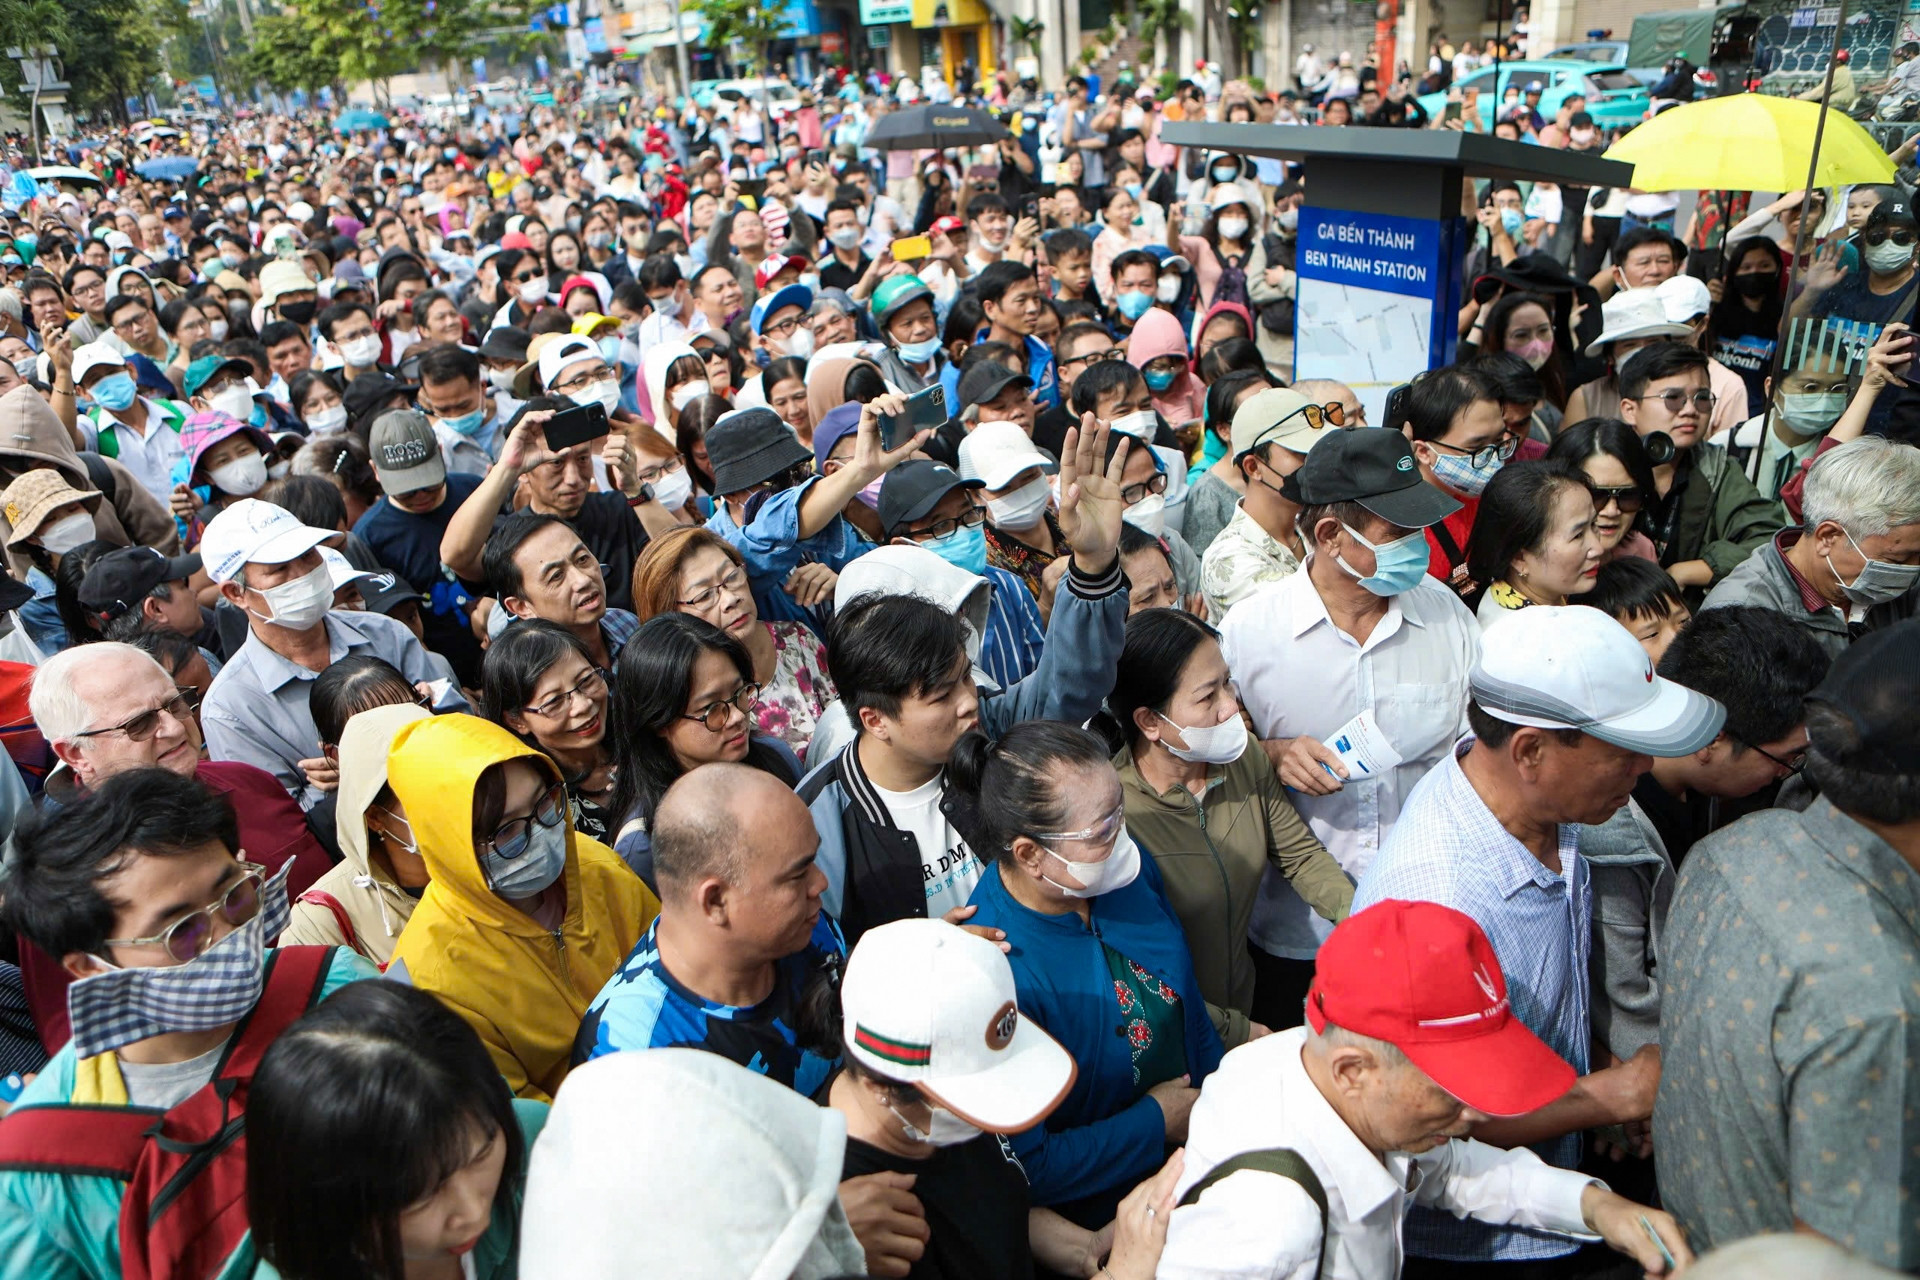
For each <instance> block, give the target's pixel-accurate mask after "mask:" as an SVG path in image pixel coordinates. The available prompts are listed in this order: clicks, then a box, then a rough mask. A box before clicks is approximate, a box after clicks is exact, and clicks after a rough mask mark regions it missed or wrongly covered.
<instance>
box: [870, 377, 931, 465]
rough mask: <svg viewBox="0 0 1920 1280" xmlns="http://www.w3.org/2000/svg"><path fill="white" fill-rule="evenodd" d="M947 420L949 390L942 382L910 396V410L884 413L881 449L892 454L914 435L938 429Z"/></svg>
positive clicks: (908, 407)
mask: <svg viewBox="0 0 1920 1280" xmlns="http://www.w3.org/2000/svg"><path fill="white" fill-rule="evenodd" d="M946 421H947V389H946V388H945V387H943V386H941V385H939V384H938V383H935V384H934V385H933V386H931V387H928V388H927V389H926V390H925V391H916V392H914V393H913V394H912V395H910V396H908V397H907V407H906V408H905V409H903V410H901V411H900V412H899V413H883V414H881V415H880V418H879V427H880V447H881V448H882V449H885V450H887V451H888V452H892V451H893V450H895V449H898V448H899V447H900V446H901V445H903V444H905V443H906V442H907V441H909V440H911V439H913V437H914V434H915V433H916V432H920V431H926V430H938V429H939V428H940V427H941V426H943V425H944V424H945V423H946Z"/></svg>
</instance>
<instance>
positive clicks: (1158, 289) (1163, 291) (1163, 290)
mask: <svg viewBox="0 0 1920 1280" xmlns="http://www.w3.org/2000/svg"><path fill="white" fill-rule="evenodd" d="M1153 296H1154V297H1156V298H1158V299H1159V300H1160V301H1162V302H1172V301H1173V300H1174V299H1175V298H1177V297H1179V296H1180V277H1179V276H1177V275H1169V276H1161V277H1160V283H1159V284H1156V285H1155V286H1154V287H1153Z"/></svg>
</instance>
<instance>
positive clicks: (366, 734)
mask: <svg viewBox="0 0 1920 1280" xmlns="http://www.w3.org/2000/svg"><path fill="white" fill-rule="evenodd" d="M432 718H433V714H432V713H431V712H429V711H428V710H427V709H426V708H424V707H420V706H416V705H415V704H413V703H411V702H404V703H401V704H399V705H398V706H391V707H374V708H372V709H371V710H367V711H362V712H361V713H360V714H358V715H356V716H354V717H353V718H352V719H350V720H348V721H347V727H346V729H345V731H344V732H342V733H341V735H340V785H339V787H338V789H337V790H336V791H335V793H334V794H335V797H336V801H335V805H334V824H335V831H336V835H337V838H338V840H339V848H340V862H339V864H338V865H336V866H335V867H334V868H333V869H332V870H330V871H328V872H327V874H325V875H324V876H321V877H320V879H319V881H318V882H317V883H315V885H314V886H313V888H311V889H309V890H307V891H306V892H305V893H303V894H301V895H300V897H299V898H298V900H296V901H295V902H294V904H293V914H292V915H291V917H289V918H288V920H287V927H286V931H285V932H284V933H282V934H281V935H280V940H281V943H282V945H291V944H294V943H311V944H314V945H316V946H326V947H352V948H353V949H354V950H355V951H358V952H359V953H360V954H361V955H363V956H365V957H366V958H367V959H369V960H371V961H373V962H374V963H375V964H377V965H379V966H380V967H381V968H383V969H384V968H386V965H387V961H388V960H389V959H391V958H392V956H393V948H394V943H395V941H396V940H397V939H398V938H399V936H400V931H401V930H402V929H404V928H406V924H407V918H408V917H409V916H411V915H412V914H413V908H414V901H415V900H414V896H413V895H412V894H410V893H408V892H407V891H406V890H405V889H403V888H401V887H400V886H399V885H398V884H397V883H395V882H394V879H393V875H392V873H391V871H390V870H389V869H388V867H387V865H386V862H385V860H384V859H383V860H381V861H380V862H375V861H373V860H372V859H371V858H369V857H368V856H367V808H368V806H370V805H371V804H372V803H373V798H374V797H375V796H377V795H379V794H380V792H381V790H382V788H384V787H385V786H386V785H387V752H388V751H390V750H391V749H392V747H393V739H394V736H395V735H396V734H398V733H399V732H400V730H401V729H402V728H404V727H406V726H407V725H409V724H412V723H413V722H414V721H416V720H430V719H432ZM414 838H415V839H416V840H417V839H419V837H418V836H415V837H414ZM322 895H324V896H322ZM336 905H337V906H338V907H339V909H340V913H339V914H336V913H335V910H334V908H335V906H336ZM341 915H344V916H345V922H344V923H343V922H342V920H341ZM349 931H350V932H351V936H349Z"/></svg>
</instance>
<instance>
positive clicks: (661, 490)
mask: <svg viewBox="0 0 1920 1280" xmlns="http://www.w3.org/2000/svg"><path fill="white" fill-rule="evenodd" d="M653 496H654V500H655V501H657V502H658V503H659V504H660V505H661V506H663V507H665V508H666V509H667V510H669V511H678V510H679V509H680V508H681V507H684V506H686V505H687V499H688V498H691V497H692V496H693V477H692V476H691V475H689V474H687V469H686V468H685V467H676V468H674V469H673V470H672V471H669V472H667V473H666V474H665V475H663V476H661V477H660V478H659V479H658V480H655V481H654V482H653Z"/></svg>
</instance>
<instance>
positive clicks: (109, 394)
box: [87, 373, 139, 413]
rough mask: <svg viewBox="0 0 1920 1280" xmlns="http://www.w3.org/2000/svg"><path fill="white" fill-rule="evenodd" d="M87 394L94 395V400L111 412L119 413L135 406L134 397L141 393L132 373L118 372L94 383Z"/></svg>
mask: <svg viewBox="0 0 1920 1280" xmlns="http://www.w3.org/2000/svg"><path fill="white" fill-rule="evenodd" d="M87 394H88V395H90V396H92V397H93V402H94V403H95V404H97V405H99V406H100V407H101V408H102V409H105V410H107V411H108V412H109V413H119V412H120V411H121V410H122V409H128V408H131V407H132V406H133V398H134V397H135V396H136V395H138V394H139V388H137V387H136V386H135V385H134V382H133V375H132V374H130V373H116V374H113V375H112V376H110V377H105V378H102V379H100V381H98V382H96V383H94V384H93V388H92V389H91V390H90V391H88V392H87Z"/></svg>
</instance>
